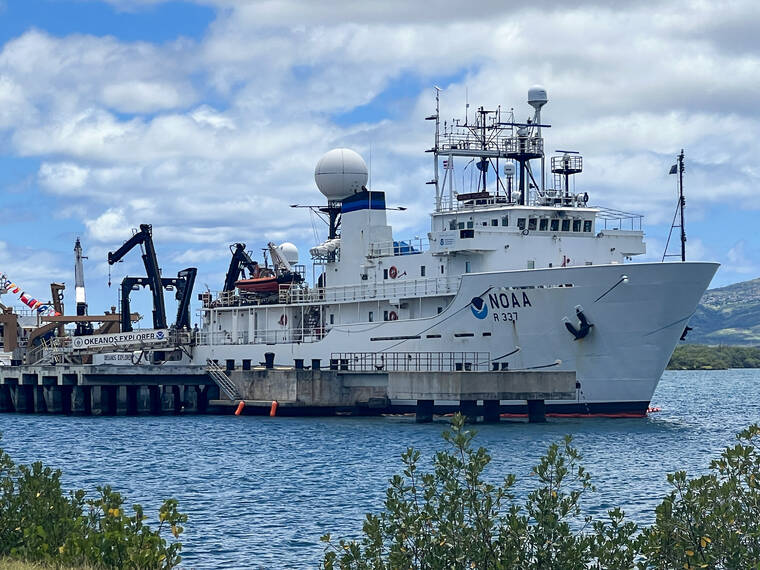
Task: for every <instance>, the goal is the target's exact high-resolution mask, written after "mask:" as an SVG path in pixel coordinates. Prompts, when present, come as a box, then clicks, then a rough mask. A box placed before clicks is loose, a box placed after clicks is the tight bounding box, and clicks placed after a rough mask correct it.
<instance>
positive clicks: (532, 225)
mask: <svg viewBox="0 0 760 570" xmlns="http://www.w3.org/2000/svg"><path fill="white" fill-rule="evenodd" d="M536 227H538V226H537V220H536V218H530V219H529V220H528V229H529V230H531V231H534V230H535V229H536Z"/></svg>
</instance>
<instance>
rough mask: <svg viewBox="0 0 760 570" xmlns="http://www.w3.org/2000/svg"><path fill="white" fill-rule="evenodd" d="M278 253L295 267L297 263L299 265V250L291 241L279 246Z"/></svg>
mask: <svg viewBox="0 0 760 570" xmlns="http://www.w3.org/2000/svg"><path fill="white" fill-rule="evenodd" d="M277 251H278V252H279V253H280V255H282V256H283V257H284V258H285V259H286V260H287V262H288V263H290V264H291V265H295V264H296V263H298V248H297V247H296V246H295V245H294V244H292V243H290V242H289V241H286V242H284V243H281V244H280V245H278V246H277Z"/></svg>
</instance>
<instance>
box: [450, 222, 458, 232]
mask: <svg viewBox="0 0 760 570" xmlns="http://www.w3.org/2000/svg"><path fill="white" fill-rule="evenodd" d="M449 229H450V230H455V229H457V221H456V220H449Z"/></svg>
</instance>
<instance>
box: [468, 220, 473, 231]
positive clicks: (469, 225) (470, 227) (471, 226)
mask: <svg viewBox="0 0 760 570" xmlns="http://www.w3.org/2000/svg"><path fill="white" fill-rule="evenodd" d="M473 225H474V224H473V223H472V220H470V221H469V222H467V229H468V230H469V229H472V228H473Z"/></svg>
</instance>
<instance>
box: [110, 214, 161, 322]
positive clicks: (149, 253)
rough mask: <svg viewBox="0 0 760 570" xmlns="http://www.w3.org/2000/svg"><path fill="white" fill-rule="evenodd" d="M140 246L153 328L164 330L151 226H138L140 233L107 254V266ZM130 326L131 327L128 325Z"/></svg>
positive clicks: (158, 270) (156, 260)
mask: <svg viewBox="0 0 760 570" xmlns="http://www.w3.org/2000/svg"><path fill="white" fill-rule="evenodd" d="M138 245H142V246H143V247H144V249H145V253H143V255H142V259H143V264H144V265H145V272H146V274H147V279H148V283H147V285H148V287H149V288H150V291H151V293H152V294H153V327H154V328H157V329H165V328H166V305H165V303H164V289H163V284H162V283H161V268H160V267H159V266H158V259H157V258H156V250H155V248H154V247H153V226H151V225H149V224H140V231H139V232H137V233H135V235H133V236H132V237H131V238H129V239H128V240H127V241H126V242H124V245H122V246H121V247H120V248H119V249H117V250H116V251H114V252H110V251H109V252H108V264H109V265H113V264H114V263H117V262H118V261H121V259H122V258H123V257H124V256H125V255H126V254H127V253H129V252H130V251H131V250H132V248H134V247H136V246H138ZM130 326H131V325H130Z"/></svg>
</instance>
